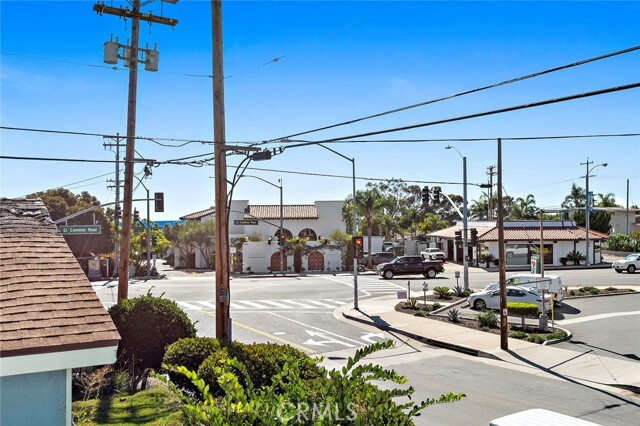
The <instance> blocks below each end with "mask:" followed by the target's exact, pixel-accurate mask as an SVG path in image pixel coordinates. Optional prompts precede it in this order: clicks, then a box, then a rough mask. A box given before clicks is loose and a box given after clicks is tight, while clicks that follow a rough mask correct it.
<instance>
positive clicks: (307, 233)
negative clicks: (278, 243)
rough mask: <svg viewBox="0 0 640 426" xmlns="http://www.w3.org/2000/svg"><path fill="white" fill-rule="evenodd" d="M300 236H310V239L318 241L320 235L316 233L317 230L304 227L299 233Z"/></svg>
mask: <svg viewBox="0 0 640 426" xmlns="http://www.w3.org/2000/svg"><path fill="white" fill-rule="evenodd" d="M298 237H300V238H308V239H309V241H317V240H318V235H317V234H316V231H314V230H313V229H311V228H304V229H303V230H302V231H300V233H299V234H298Z"/></svg>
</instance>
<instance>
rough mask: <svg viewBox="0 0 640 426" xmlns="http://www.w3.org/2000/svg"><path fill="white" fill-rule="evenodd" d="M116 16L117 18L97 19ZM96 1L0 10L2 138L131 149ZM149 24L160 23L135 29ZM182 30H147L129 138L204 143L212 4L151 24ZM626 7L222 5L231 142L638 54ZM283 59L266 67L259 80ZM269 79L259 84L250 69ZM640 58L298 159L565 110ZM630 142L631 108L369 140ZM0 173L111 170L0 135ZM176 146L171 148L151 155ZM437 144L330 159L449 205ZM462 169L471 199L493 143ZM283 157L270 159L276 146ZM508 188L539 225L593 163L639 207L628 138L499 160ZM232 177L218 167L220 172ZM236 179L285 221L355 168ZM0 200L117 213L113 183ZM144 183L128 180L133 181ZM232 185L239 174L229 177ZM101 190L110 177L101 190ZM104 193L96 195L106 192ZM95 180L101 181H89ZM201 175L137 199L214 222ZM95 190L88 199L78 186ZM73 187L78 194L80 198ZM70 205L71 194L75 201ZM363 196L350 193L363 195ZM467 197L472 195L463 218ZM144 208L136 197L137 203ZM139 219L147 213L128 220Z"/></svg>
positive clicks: (59, 147) (536, 146)
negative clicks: (154, 57)
mask: <svg viewBox="0 0 640 426" xmlns="http://www.w3.org/2000/svg"><path fill="white" fill-rule="evenodd" d="M107 4H112V5H114V6H119V5H120V4H122V2H120V1H117V0H114V1H113V2H107ZM92 6H93V2H89V1H69V2H59V1H44V2H31V1H5V0H2V1H1V2H0V8H1V9H0V14H1V24H2V30H1V31H2V33H1V51H2V54H1V55H0V61H1V84H2V86H1V90H2V92H1V107H2V108H1V119H2V126H5V127H19V128H30V129H45V130H61V131H69V132H86V133H96V134H115V133H120V134H122V135H124V134H126V121H127V87H128V72H127V71H126V69H125V68H124V67H123V64H122V62H119V64H118V65H117V67H118V70H113V69H109V68H108V67H106V64H103V62H102V44H103V43H104V42H105V41H107V40H108V39H109V37H110V35H111V34H113V36H114V37H116V36H117V37H119V41H120V42H121V43H124V42H125V41H126V40H127V38H128V37H129V34H130V22H125V21H123V20H121V19H119V18H116V17H114V16H112V15H103V16H99V15H97V14H96V13H95V12H93V10H92ZM149 10H151V11H153V12H154V13H155V14H159V13H160V12H161V10H160V3H159V2H154V3H151V4H150V5H148V6H147V7H145V8H143V11H149ZM162 13H163V14H164V15H165V16H168V17H172V18H175V19H178V21H179V23H178V25H177V26H176V27H175V28H173V29H171V28H170V27H167V26H163V25H152V26H151V27H149V26H148V25H147V24H145V23H143V24H142V25H141V36H140V42H141V46H144V45H145V44H146V43H149V45H150V46H153V45H154V43H157V48H158V50H159V51H160V64H159V67H160V71H159V72H157V73H150V72H146V71H142V70H141V71H140V72H139V76H138V109H137V131H136V133H137V135H138V136H145V137H155V138H166V139H170V138H173V139H190V140H207V141H210V140H212V139H213V124H212V123H213V119H212V116H213V115H212V81H211V79H210V78H208V77H207V76H209V75H210V74H211V13H210V2H209V1H188V0H186V1H185V0H182V1H180V2H179V3H178V4H177V5H171V4H164V5H163V6H162ZM638 16H640V3H638V2H429V1H409V2H368V1H352V2H324V1H323V2H314V1H304V2H295V1H280V2H272V1H260V2H249V1H229V2H224V3H223V31H224V73H225V76H227V78H226V79H225V103H226V136H227V140H228V141H229V142H228V143H233V142H234V141H240V142H259V141H264V140H269V139H273V138H278V137H282V136H286V135H289V134H292V133H297V132H302V131H307V130H311V129H315V128H317V127H322V126H325V125H330V124H335V123H339V122H342V121H345V120H349V119H354V118H359V117H363V116H368V115H370V114H375V113H379V112H382V111H386V110H390V109H394V108H398V107H402V106H406V105H411V104H415V103H419V102H423V101H427V100H430V99H435V98H439V97H443V96H447V95H451V94H455V93H458V92H462V91H466V90H470V89H474V88H477V87H481V86H485V85H490V84H494V83H498V82H501V81H504V80H508V79H511V78H516V77H520V76H523V75H527V74H530V73H533V72H537V71H541V70H545V69H548V68H552V67H556V66H560V65H564V64H569V63H573V62H577V61H580V60H583V59H588V58H592V57H595V56H599V55H602V54H606V53H610V52H614V51H618V50H622V49H626V48H630V47H633V46H636V45H640V32H639V31H638ZM274 58H281V59H280V60H279V61H277V62H270V61H272V60H273V59H274ZM263 64H266V65H263ZM639 70H640V51H635V52H631V53H627V54H624V55H620V56H617V57H614V58H609V59H605V60H602V61H598V62H595V63H591V64H586V65H583V66H580V67H576V68H572V69H569V70H563V71H559V72H555V73H552V74H548V75H544V76H540V77H537V78H533V79H530V80H526V81H523V82H518V83H514V84H509V85H506V86H503V87H499V88H495V89H491V90H486V91H483V92H480V93H476V94H471V95H467V96H461V97H458V98H455V99H452V100H448V101H443V102H438V103H435V104H432V105H428V106H424V107H420V108H415V109H411V110H408V111H404V112H401V113H396V114H390V115H387V116H385V117H381V118H376V119H372V120H367V121H363V122H360V123H356V124H354V125H349V126H343V127H338V128H334V129H330V130H326V131H322V132H317V133H312V134H308V135H304V136H301V137H300V138H304V139H307V140H320V139H325V138H331V137H342V136H348V135H353V134H358V133H362V132H369V131H376V130H381V129H388V128H393V127H398V126H404V125H410V124H416V123H422V122H429V121H434V120H439V119H444V118H449V117H456V116H461V115H466V114H473V113H478V112H482V111H488V110H492V109H498V108H504V107H508V106H513V105H519V104H525V103H530V102H535V101H541V100H545V99H552V98H557V97H561V96H568V95H573V94H578V93H583V92H589V91H593V90H599V89H604V88H609V87H614V86H620V85H624V84H630V83H636V82H637V81H638V80H640V79H639V77H640V72H639ZM617 133H640V89H632V90H627V91H624V92H617V93H611V94H606V95H602V96H598V97H592V98H587V99H580V100H574V101H570V102H564V103H557V104H553V105H548V106H542V107H537V108H532V109H526V110H520V111H515V112H510V113H505V114H500V115H494V116H488V117H481V118H475V119H470V120H465V121H459V122H456V123H449V124H442V125H436V126H430V127H424V128H421V129H414V130H410V131H404V132H396V133H389V134H384V135H380V136H373V137H370V138H364V139H366V140H372V139H417V138H420V139H443V138H497V137H503V138H510V137H530V136H559V135H587V134H617ZM0 137H1V141H2V142H1V143H2V148H1V149H2V155H4V156H25V157H59V158H84V159H95V160H114V153H113V152H112V151H109V150H106V149H105V148H103V139H102V138H101V137H96V136H76V135H66V134H56V133H35V132H25V131H13V130H1V131H0ZM163 143H173V144H178V142H166V141H165V142H163ZM448 144H449V142H429V143H420V144H417V143H399V142H394V143H371V142H370V143H357V144H355V143H351V144H347V143H343V144H332V145H330V146H331V148H333V149H335V150H337V151H339V152H340V153H342V154H344V155H345V156H347V157H350V158H355V159H356V175H357V176H358V177H367V178H380V179H389V178H401V179H404V180H406V181H409V182H412V183H413V182H418V183H419V184H420V185H429V186H432V183H431V182H451V183H450V184H442V185H440V186H442V188H443V191H445V192H447V193H458V194H461V193H462V186H461V185H460V184H459V183H460V182H461V181H462V161H461V159H460V157H459V156H458V155H457V154H456V152H454V151H453V150H445V149H444V147H445V146H446V145H448ZM451 144H453V145H454V146H455V147H456V148H457V149H458V150H459V151H460V152H461V153H462V154H463V155H465V156H466V157H467V163H468V164H467V166H468V181H469V182H470V183H476V184H479V183H484V182H486V181H487V174H486V172H487V167H488V166H490V165H496V163H497V158H496V155H497V149H496V147H497V144H496V142H495V141H481V142H451ZM270 146H279V145H270ZM136 149H137V151H138V153H139V154H140V155H141V156H142V157H144V158H148V159H155V160H159V161H164V160H170V159H178V158H183V157H189V156H194V155H200V154H206V153H208V152H212V148H211V147H210V146H208V145H202V144H198V143H192V144H188V145H186V146H183V147H179V148H172V147H162V146H159V145H157V144H154V143H152V142H149V141H139V142H137V144H136ZM502 150H503V173H504V175H503V184H504V188H505V190H506V192H507V193H508V194H509V195H511V196H514V197H518V196H521V197H525V196H526V195H527V194H533V195H534V196H535V199H536V201H537V204H538V205H539V206H543V207H549V206H558V205H559V204H560V203H561V202H562V200H563V199H564V197H565V196H566V195H567V194H568V192H569V189H570V187H571V183H572V182H575V183H577V184H578V185H580V186H582V187H584V185H585V180H584V175H585V166H581V165H580V163H583V162H585V161H586V160H587V157H589V158H590V160H592V161H595V163H594V165H595V164H599V163H604V162H606V163H608V164H609V166H608V167H607V168H602V167H600V168H597V169H596V170H595V171H594V172H593V174H595V175H596V176H595V177H592V178H591V179H590V189H591V190H593V191H594V192H595V193H608V192H613V193H614V194H615V195H616V200H617V201H618V203H620V204H622V205H624V204H625V202H626V180H627V179H630V183H631V189H630V201H631V203H635V204H640V172H639V170H640V168H639V167H638V163H639V159H640V138H638V137H627V138H607V137H603V138H593V139H566V140H535V141H508V140H507V141H504V142H503V147H502ZM237 163H238V158H237V157H230V158H229V159H228V164H229V165H230V166H234V165H236V164H237ZM250 167H257V168H263V169H270V170H274V171H265V170H251V171H248V172H247V173H251V174H252V175H255V176H259V177H261V178H263V179H266V180H269V181H271V182H274V183H276V182H277V179H279V178H282V179H283V182H284V202H285V203H288V204H305V203H312V202H313V201H314V200H335V199H344V198H345V197H346V196H347V195H349V194H350V193H351V187H352V184H351V179H350V178H349V179H343V178H328V177H317V176H308V175H303V174H297V173H289V172H304V173H312V174H313V173H316V174H331V175H342V176H351V163H350V162H348V161H346V160H344V159H342V158H340V157H338V156H336V155H335V154H332V153H330V152H329V151H326V150H323V149H322V148H320V147H314V146H310V147H305V148H296V149H293V148H292V149H289V150H286V151H284V153H283V154H281V155H278V156H276V157H274V158H273V159H272V160H271V161H268V162H259V163H258V162H254V163H252V165H251V166H250ZM0 168H1V184H2V188H1V189H2V195H3V196H6V197H15V196H23V195H26V194H29V193H32V192H36V191H43V190H46V189H50V188H56V187H60V186H65V187H67V188H69V189H70V190H71V191H74V192H76V193H79V192H81V191H85V190H86V191H89V192H90V193H91V194H93V195H95V196H97V197H98V198H99V199H100V200H101V201H102V202H105V203H106V202H112V201H113V200H114V191H113V190H112V189H108V188H107V186H108V185H109V184H108V183H107V182H106V180H107V179H113V177H114V176H113V172H114V165H113V164H108V163H69V162H40V161H38V162H36V161H17V160H6V159H2V160H0ZM136 171H137V172H139V171H141V168H140V167H138V168H137V169H136ZM230 172H233V169H230ZM108 174H110V175H108ZM101 175H104V176H101ZM98 176H100V177H98ZM212 176H213V167H210V166H209V167H206V166H205V167H189V166H177V165H168V164H163V165H160V166H159V167H157V168H155V169H154V173H153V177H152V178H151V179H150V180H147V181H146V182H145V184H146V185H147V187H148V188H149V189H150V191H151V192H156V191H158V192H160V191H162V192H164V193H165V209H166V212H165V213H162V214H160V213H158V214H153V215H152V219H156V220H170V219H176V218H178V217H179V216H182V215H184V214H188V213H192V212H195V211H198V210H202V209H205V208H208V207H210V206H211V205H213V199H214V192H213V179H212V178H211V177H212ZM91 178H95V179H91ZM85 180H86V181H85ZM79 181H84V182H80V183H77V184H74V185H69V184H72V183H75V182H79ZM365 183H366V181H364V180H358V181H357V188H358V189H362V188H364V185H365ZM479 195H480V190H479V189H478V188H477V187H476V186H470V187H469V198H470V199H474V198H477V197H478V196H479ZM143 196H144V194H143V191H142V188H139V189H138V190H137V192H136V194H135V196H134V198H142V197H143ZM234 198H235V199H248V200H250V202H251V203H253V204H277V203H278V202H279V193H278V191H277V189H275V188H273V187H270V186H269V185H267V184H265V183H263V182H260V181H259V180H256V179H248V178H247V179H242V180H241V181H240V183H239V184H238V185H237V187H236V189H235V192H234ZM137 207H138V209H139V210H142V211H144V204H143V203H140V205H138V206H137Z"/></svg>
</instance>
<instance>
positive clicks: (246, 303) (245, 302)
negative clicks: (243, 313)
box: [236, 300, 269, 309]
mask: <svg viewBox="0 0 640 426" xmlns="http://www.w3.org/2000/svg"><path fill="white" fill-rule="evenodd" d="M236 303H242V304H244V305H249V306H251V307H253V308H258V309H266V308H269V306H264V305H261V304H259V303H256V302H251V301H249V300H237V301H236Z"/></svg>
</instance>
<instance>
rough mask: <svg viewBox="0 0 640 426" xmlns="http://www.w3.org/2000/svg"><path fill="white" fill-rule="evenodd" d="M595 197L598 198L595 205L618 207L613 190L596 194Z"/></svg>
mask: <svg viewBox="0 0 640 426" xmlns="http://www.w3.org/2000/svg"><path fill="white" fill-rule="evenodd" d="M596 198H597V199H598V201H597V202H596V206H598V207H620V206H619V205H618V204H616V196H615V194H614V193H613V192H609V193H607V194H596Z"/></svg>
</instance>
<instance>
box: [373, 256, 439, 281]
mask: <svg viewBox="0 0 640 426" xmlns="http://www.w3.org/2000/svg"><path fill="white" fill-rule="evenodd" d="M442 272H444V262H443V261H441V260H428V261H422V258H421V257H420V256H400V257H396V258H395V259H393V260H392V261H391V262H387V263H381V264H380V265H378V266H377V267H376V273H377V274H378V275H381V276H382V278H384V279H391V278H393V277H394V275H417V274H422V275H424V276H425V277H427V278H435V277H436V275H438V274H440V273H442Z"/></svg>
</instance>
